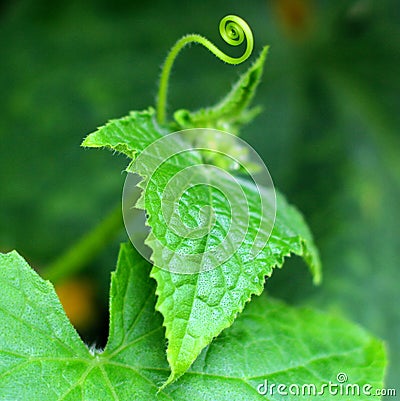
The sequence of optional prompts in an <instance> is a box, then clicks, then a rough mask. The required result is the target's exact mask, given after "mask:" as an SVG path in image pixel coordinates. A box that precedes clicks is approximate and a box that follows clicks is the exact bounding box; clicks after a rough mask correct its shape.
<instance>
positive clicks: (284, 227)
mask: <svg viewBox="0 0 400 401" xmlns="http://www.w3.org/2000/svg"><path fill="white" fill-rule="evenodd" d="M161 136H162V132H161V131H160V129H159V128H158V127H157V125H156V123H155V122H154V112H153V110H149V111H144V112H132V113H131V114H130V115H129V116H127V117H125V118H123V119H121V120H114V121H111V122H109V123H108V124H107V125H106V126H105V127H102V128H100V129H99V130H98V131H96V132H95V133H93V134H91V135H89V136H88V137H87V138H86V139H85V141H84V143H83V145H84V146H91V147H108V148H111V149H113V150H117V151H121V152H123V153H125V154H126V155H128V156H130V157H135V156H134V155H137V154H140V153H141V152H142V151H143V150H144V148H145V147H146V146H147V145H148V144H150V143H151V142H152V141H154V140H155V138H161ZM178 145H179V144H174V143H169V146H171V147H172V148H174V147H175V146H178ZM160 152H161V153H162V150H160ZM159 156H160V154H158V155H154V158H156V157H159ZM175 156H176V157H175V158H170V159H168V164H167V166H166V168H164V169H162V172H160V173H159V174H154V175H153V176H152V178H151V180H149V182H148V185H147V187H146V195H147V196H146V201H145V203H143V202H142V203H141V205H140V206H141V207H143V208H145V209H146V212H147V214H148V216H149V218H148V224H149V225H150V227H151V228H152V231H151V233H150V235H149V237H148V239H147V244H148V245H149V246H150V247H151V248H152V249H153V254H152V261H153V262H154V265H155V267H154V268H153V270H152V273H151V275H152V277H154V278H155V279H156V281H157V284H158V287H157V295H158V301H157V306H156V308H157V310H158V311H160V312H161V313H162V315H163V316H164V326H165V327H166V337H167V339H168V349H167V357H168V361H169V363H170V366H171V370H172V373H171V377H170V380H169V382H170V381H173V380H174V379H176V378H177V377H179V376H181V375H182V374H183V373H184V372H185V371H186V370H187V369H188V368H189V366H190V365H191V364H192V363H193V361H194V360H195V359H196V357H197V356H198V355H199V353H200V352H201V350H202V349H203V348H204V347H205V346H207V345H208V344H209V343H210V342H211V341H212V339H213V338H214V337H216V336H217V335H219V334H220V332H221V331H222V330H223V329H225V328H227V327H229V326H230V325H231V324H232V323H233V321H234V319H235V317H236V315H237V314H238V313H239V312H241V311H242V310H243V308H244V306H245V304H246V302H248V301H249V300H250V298H251V296H252V295H253V294H260V293H261V292H262V290H263V285H264V278H265V276H270V275H271V274H272V270H273V268H274V267H276V266H278V267H280V266H281V265H282V264H283V260H284V257H285V256H289V255H290V254H291V253H294V254H297V255H300V256H303V257H304V259H305V260H306V261H307V263H308V264H309V266H310V268H311V271H312V273H313V274H314V280H315V281H316V282H318V281H319V280H320V261H319V258H318V253H317V250H316V248H315V246H314V244H313V241H312V237H311V234H310V232H309V230H308V228H307V226H306V224H305V223H304V221H303V219H302V217H301V215H300V214H299V212H298V211H297V210H296V209H294V208H293V207H292V206H290V205H288V204H287V203H286V201H285V200H284V198H283V197H282V196H281V195H278V197H277V216H276V220H275V225H274V229H273V231H272V234H271V237H270V239H269V240H268V242H267V244H266V246H265V247H264V248H263V250H262V251H261V252H260V253H259V254H258V256H257V257H256V258H255V259H253V260H249V257H248V256H249V253H250V249H251V246H252V244H253V242H254V240H255V238H256V235H257V228H258V227H259V225H260V212H259V210H260V207H259V206H260V205H259V203H258V201H259V198H258V192H257V191H256V190H255V187H254V185H250V184H248V185H243V187H242V188H243V191H244V192H245V193H246V198H247V205H246V206H248V207H249V209H250V215H251V218H250V222H249V224H248V227H247V228H248V231H247V234H246V237H245V239H244V241H243V243H242V245H241V246H240V248H239V249H238V250H237V252H236V253H235V254H234V255H233V256H232V257H231V258H230V259H228V260H227V261H225V262H224V263H222V264H221V265H219V266H218V267H216V268H215V269H213V270H210V271H207V272H202V273H199V274H179V273H174V272H171V271H170V266H171V265H172V264H174V265H175V264H176V263H177V262H175V254H176V255H180V254H181V252H182V251H184V252H187V251H188V250H189V252H188V253H193V254H196V253H198V252H207V251H211V252H212V248H211V244H212V242H213V241H214V239H215V238H218V237H220V236H223V233H224V232H227V231H228V230H229V224H230V222H229V221H227V220H229V219H226V215H227V214H229V204H228V203H227V202H225V201H224V200H221V199H220V196H219V192H218V191H217V190H215V189H214V188H213V187H212V186H209V187H207V188H204V187H201V186H196V187H194V188H192V190H191V191H189V192H188V193H187V194H186V195H187V197H188V199H186V201H185V202H183V203H184V207H183V209H182V211H183V213H181V218H182V221H183V222H184V223H185V224H187V225H190V224H193V220H195V224H196V225H201V221H200V217H199V216H200V214H199V210H201V209H202V207H204V206H209V205H210V200H211V204H212V206H213V208H214V212H215V219H216V224H215V227H214V229H213V231H211V233H210V234H209V235H208V237H207V236H206V240H205V241H203V240H204V238H201V239H200V240H199V241H193V240H192V239H190V240H185V239H180V238H179V237H177V235H176V234H175V232H173V230H172V229H170V227H169V226H168V224H167V223H166V222H165V220H164V216H163V213H162V198H161V196H162V192H163V190H164V188H165V187H166V185H167V184H168V182H169V180H170V179H171V178H172V177H174V176H175V175H177V174H178V173H179V172H180V171H182V170H184V169H185V168H186V167H189V166H191V165H193V164H196V163H199V162H201V159H200V156H199V155H198V154H196V153H195V152H186V153H178V154H177V155H175ZM160 157H161V158H162V154H161V156H160ZM147 167H148V166H145V165H143V164H141V165H140V164H139V165H135V168H136V171H135V172H137V173H139V174H141V175H142V176H143V177H145V178H146V176H147V173H146V168H147ZM200 174H201V172H200ZM206 178H207V177H205V179H206ZM146 180H147V179H145V180H144V181H146ZM142 184H143V182H142ZM196 216H197V217H196ZM196 219H197V220H196ZM155 239H157V240H159V241H156V240H155ZM160 241H161V242H162V243H161V245H160ZM166 248H168V249H170V250H173V252H172V254H173V255H172V256H168V257H166V253H165V252H164V251H165V249H166ZM178 260H179V259H178ZM178 263H179V262H178ZM184 267H185V268H186V266H184Z"/></svg>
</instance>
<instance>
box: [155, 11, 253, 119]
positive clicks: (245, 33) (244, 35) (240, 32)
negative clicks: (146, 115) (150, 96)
mask: <svg viewBox="0 0 400 401" xmlns="http://www.w3.org/2000/svg"><path fill="white" fill-rule="evenodd" d="M219 32H220V34H221V36H222V38H223V39H224V41H225V42H226V43H228V44H229V45H232V46H239V45H241V44H242V43H243V42H244V40H245V39H246V50H245V51H244V53H243V55H242V56H240V57H231V56H228V55H227V54H225V53H224V52H223V51H221V50H220V49H218V47H217V46H215V45H214V44H213V43H212V42H210V41H209V40H208V39H206V38H204V37H203V36H201V35H198V34H191V35H186V36H184V37H182V38H181V39H179V40H178V41H177V42H176V43H175V45H174V46H173V47H172V49H171V51H170V52H169V54H168V56H167V58H166V60H165V63H164V65H163V68H162V72H161V78H160V87H159V91H158V98H157V120H158V122H159V123H160V124H162V123H164V121H165V114H166V103H167V94H168V82H169V76H170V73H171V69H172V66H173V64H174V61H175V59H176V57H177V56H178V54H179V53H180V51H181V50H182V49H183V48H184V47H185V46H186V45H188V44H190V43H199V44H201V45H202V46H204V47H205V48H206V49H208V50H209V51H210V52H211V53H212V54H214V55H215V56H216V57H217V58H219V59H220V60H222V61H224V62H226V63H228V64H240V63H243V61H245V60H247V59H248V58H249V57H250V55H251V53H252V51H253V47H254V38H253V33H252V32H251V29H250V27H249V26H248V24H247V23H246V21H244V20H243V19H242V18H240V17H238V16H237V15H227V16H226V17H224V18H222V20H221V21H220V23H219Z"/></svg>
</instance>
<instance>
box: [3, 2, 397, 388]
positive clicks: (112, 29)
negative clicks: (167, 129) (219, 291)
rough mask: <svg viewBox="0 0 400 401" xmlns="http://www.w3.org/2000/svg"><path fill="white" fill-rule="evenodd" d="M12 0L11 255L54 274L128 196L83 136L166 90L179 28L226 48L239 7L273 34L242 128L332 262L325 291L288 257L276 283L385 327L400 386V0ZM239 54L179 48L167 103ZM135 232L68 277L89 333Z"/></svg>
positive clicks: (262, 33) (199, 86) (212, 89)
mask: <svg viewBox="0 0 400 401" xmlns="http://www.w3.org/2000/svg"><path fill="white" fill-rule="evenodd" d="M0 7H1V8H0V44H1V62H0V88H1V107H0V188H1V190H0V251H3V252H4V251H9V250H11V249H17V250H18V251H19V252H20V253H21V254H22V255H23V256H24V257H25V258H26V259H27V260H28V261H29V262H30V263H31V265H32V266H34V267H35V268H37V269H38V270H39V271H40V270H42V272H44V273H45V272H46V270H45V268H46V266H48V265H49V264H50V263H51V262H52V261H53V260H55V259H56V257H57V255H59V254H60V253H61V252H63V251H65V250H66V249H68V247H69V246H71V245H72V244H73V243H74V242H75V241H76V240H77V239H78V238H79V237H80V236H82V235H83V234H85V233H86V232H87V231H88V230H89V229H90V228H91V227H94V226H95V225H96V224H98V223H99V222H100V221H101V220H102V219H103V218H104V217H105V216H106V215H107V214H108V213H109V212H110V211H111V210H112V209H113V208H114V207H115V206H116V205H117V204H118V202H120V199H121V190H122V185H123V180H124V174H123V173H122V171H123V169H124V167H125V166H126V164H127V160H126V159H125V158H124V157H121V156H117V157H112V155H111V154H109V153H107V152H102V151H93V150H84V149H82V148H80V147H79V145H80V142H81V140H82V138H83V137H84V136H85V135H86V134H87V133H89V132H91V131H93V130H94V129H95V128H96V127H97V126H99V125H102V124H103V123H104V122H105V121H106V120H108V119H109V118H112V117H119V116H122V115H124V114H126V113H127V112H128V111H129V110H132V109H143V108H146V107H147V106H149V105H152V104H154V99H155V96H156V91H157V79H158V76H159V73H160V65H161V63H162V61H163V59H164V57H165V56H166V53H167V51H168V49H169V47H170V46H171V45H172V44H173V43H174V42H175V40H176V39H177V38H178V37H180V36H182V35H183V34H185V33H191V32H198V33H202V34H203V35H205V36H207V37H208V38H209V39H211V40H213V41H214V42H215V43H216V44H218V45H219V46H221V47H222V48H224V49H225V50H226V51H227V52H229V51H230V49H229V48H228V47H226V46H225V47H224V45H223V44H222V41H221V39H220V38H219V36H218V35H219V34H218V29H217V27H218V22H219V20H220V18H221V17H222V16H224V15H226V14H229V13H236V14H238V15H240V16H241V17H243V18H244V19H246V20H247V22H248V23H249V24H250V26H251V27H252V29H253V32H254V35H255V39H256V50H257V51H259V50H260V49H261V47H262V45H264V44H270V46H271V48H270V53H269V57H268V61H267V66H266V70H265V75H264V79H263V83H262V85H261V86H260V89H259V92H258V94H257V99H256V102H257V103H259V104H262V105H263V106H264V113H263V114H262V115H261V116H260V117H258V118H257V120H256V121H255V122H253V123H252V124H251V125H250V126H248V127H247V128H246V129H245V130H244V132H243V137H244V138H245V139H246V140H247V141H248V142H249V143H250V144H251V145H253V147H254V148H255V149H256V150H258V151H259V153H260V154H261V155H262V157H263V158H264V160H265V162H266V164H267V166H268V167H269V169H270V172H271V175H272V177H273V179H274V181H275V184H276V187H277V188H279V189H280V190H281V191H282V192H283V193H285V194H286V195H287V197H288V199H289V200H290V201H291V202H292V203H294V204H296V205H298V207H299V208H300V209H301V210H302V212H303V213H304V215H305V217H306V219H307V221H308V222H309V224H310V226H311V228H312V231H313V233H314V235H315V238H316V242H317V245H318V246H319V248H320V250H321V256H322V261H323V265H324V272H325V278H324V282H323V284H322V286H320V287H318V288H313V286H312V284H311V278H310V276H309V274H308V273H307V270H306V268H305V266H304V265H303V264H302V263H300V262H299V261H298V260H290V261H288V262H287V264H286V265H285V268H284V269H283V270H281V271H279V272H277V273H276V274H275V275H274V277H273V278H272V279H271V280H269V281H268V283H267V289H268V291H269V292H270V293H272V294H273V295H274V296H276V297H279V298H283V299H286V300H287V301H288V302H290V303H293V304H299V303H302V304H304V303H307V304H312V305H315V306H317V307H318V308H322V309H333V310H340V311H342V312H343V313H344V314H345V315H347V316H348V317H349V318H351V319H353V320H355V321H357V322H359V323H360V324H362V325H363V326H365V327H367V328H368V329H369V330H370V331H372V332H373V333H375V334H376V335H377V336H379V337H381V338H383V339H385V340H386V342H387V344H388V347H389V350H390V359H391V363H390V368H389V371H388V380H387V386H388V387H396V386H397V389H398V391H400V388H398V386H399V385H400V383H399V382H400V380H399V377H400V362H399V361H400V307H399V304H400V303H399V302H400V298H399V282H400V270H399V262H398V255H397V253H398V250H399V249H400V208H399V206H400V203H399V199H400V196H399V195H400V136H399V129H400V113H399V110H400V108H399V107H400V97H399V91H400V25H399V22H400V7H399V4H398V1H397V0H387V1H385V0H383V1H382V0H380V1H378V0H377V1H372V0H370V1H369V0H353V1H349V0H346V1H344V0H338V1H323V0H320V1H317V0H314V1H312V0H308V1H307V0H275V1H273V0H269V1H267V0H263V1H261V0H254V1H252V2H232V1H227V0H225V1H223V0H213V1H209V0H203V1H202V2H196V1H191V2H189V1H186V2H182V1H177V0H174V1H172V0H170V1H164V2H161V1H153V2H144V1H141V2H136V1H124V0H114V1H112V2H111V1H105V0H103V1H94V0H92V1H86V2H81V1H77V0H69V1H67V2H51V1H44V0H35V1H17V0H14V1H3V2H2V3H1V6H0ZM245 68H246V66H240V67H232V66H228V65H224V64H223V63H221V62H219V61H217V60H216V59H214V58H213V56H211V55H210V54H208V53H207V52H206V51H205V50H204V49H202V48H200V47H197V46H196V47H194V46H193V47H192V48H191V49H186V50H184V52H183V53H182V55H181V56H180V57H179V59H178V61H177V63H176V66H175V69H174V74H173V77H172V82H171V91H170V98H169V100H170V110H173V109H175V108H178V107H184V108H197V107H201V106H203V105H207V104H210V103H214V102H216V101H217V100H218V99H219V98H220V97H221V96H222V95H223V94H225V93H226V91H227V90H228V89H229V88H230V86H231V84H232V82H233V81H234V80H235V79H236V78H237V76H238V74H239V72H241V71H243V70H244V69H245ZM125 237H126V236H125V234H124V232H123V231H121V232H120V233H119V234H118V235H116V236H115V238H114V240H113V241H112V242H110V244H108V245H107V246H106V247H105V248H104V250H102V251H101V252H99V253H98V254H97V255H96V256H95V257H94V259H93V260H92V261H91V262H90V263H89V264H88V266H86V267H85V270H84V271H83V272H81V273H80V275H79V280H78V281H76V282H73V281H72V283H71V282H69V283H67V286H64V287H60V288H59V293H60V294H64V295H63V296H66V297H67V298H68V294H69V298H70V299H71V297H72V294H74V295H73V297H72V298H73V299H75V301H76V303H78V305H75V309H76V308H77V312H76V314H78V315H79V314H80V313H81V314H84V313H83V310H84V309H85V308H86V309H87V310H88V312H87V314H86V315H87V316H92V319H86V320H85V319H83V322H79V321H76V324H77V326H78V328H80V329H81V330H80V331H81V333H82V335H83V337H84V338H85V339H86V341H88V342H89V343H92V342H96V343H97V344H102V343H104V341H105V337H106V329H105V328H106V327H107V326H106V325H107V317H106V316H107V298H108V293H107V292H108V281H109V273H110V271H111V270H112V269H113V268H114V265H115V260H116V256H117V251H118V242H119V241H121V240H124V239H125ZM79 283H80V284H79ZM82 283H84V285H82ZM61 284H62V283H60V286H61ZM77 294H78V295H77ZM79 294H80V295H79ZM82 294H83V295H82ZM60 296H61V295H60ZM79 297H81V298H82V300H81V301H77V300H79V299H80V298H79ZM85 299H86V300H85ZM85 302H86V303H87V304H88V305H86V306H85V307H84V306H83V305H84V303H85ZM93 303H95V304H94V305H95V306H94V310H93ZM86 309H85V310H86ZM71 313H72V312H71ZM78 320H79V319H78ZM88 322H90V325H89V324H88ZM343 369H344V371H345V367H344V368H343ZM332 373H333V374H336V373H337V372H332Z"/></svg>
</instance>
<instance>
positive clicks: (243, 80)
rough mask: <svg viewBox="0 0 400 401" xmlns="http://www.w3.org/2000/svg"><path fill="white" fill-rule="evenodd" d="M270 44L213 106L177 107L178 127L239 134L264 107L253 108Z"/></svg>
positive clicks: (176, 119) (175, 114)
mask: <svg viewBox="0 0 400 401" xmlns="http://www.w3.org/2000/svg"><path fill="white" fill-rule="evenodd" d="M267 52H268V47H264V49H263V50H262V52H261V54H260V56H259V57H258V59H257V60H256V61H255V62H254V63H253V65H252V66H251V67H250V68H249V69H248V70H247V71H246V72H245V73H244V74H243V75H242V76H241V77H240V79H239V80H238V81H237V83H236V84H235V85H234V86H233V88H232V90H231V91H230V92H229V93H228V94H227V95H226V96H225V98H223V99H222V100H221V101H220V102H219V103H217V104H216V105H215V106H213V107H207V108H204V109H200V110H197V111H195V112H191V111H188V110H184V109H182V110H177V111H176V112H175V113H174V119H175V122H176V126H174V127H173V128H174V129H175V130H179V129H187V128H215V129H219V130H222V131H228V132H230V133H232V134H236V135H237V134H238V133H239V129H240V128H241V126H242V125H244V124H247V123H249V122H250V121H252V120H253V119H254V118H255V117H256V116H257V115H258V114H259V113H260V112H261V108H260V107H254V108H251V109H249V108H248V106H249V105H250V102H251V101H252V99H253V97H254V94H255V92H256V89H257V86H258V84H259V83H260V80H261V76H262V73H263V68H264V63H265V59H266V57H267Z"/></svg>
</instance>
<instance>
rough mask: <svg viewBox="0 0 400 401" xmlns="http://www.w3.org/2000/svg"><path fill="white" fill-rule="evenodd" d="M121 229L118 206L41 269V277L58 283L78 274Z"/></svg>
mask: <svg viewBox="0 0 400 401" xmlns="http://www.w3.org/2000/svg"><path fill="white" fill-rule="evenodd" d="M122 227H123V224H122V211H121V206H120V205H119V206H118V207H117V208H115V209H114V210H113V211H112V212H111V213H110V214H109V215H108V216H107V217H106V218H105V219H104V220H103V221H101V222H100V224H99V225H97V226H96V227H95V228H94V229H93V230H92V231H90V232H89V233H88V234H86V235H84V236H83V237H82V238H81V239H79V240H78V241H77V242H76V243H75V244H74V245H72V247H71V248H69V249H68V250H67V251H66V252H65V253H64V254H63V255H61V256H60V257H59V258H58V259H57V260H55V261H54V262H53V263H52V264H50V265H49V266H48V267H47V268H45V269H43V270H42V272H41V274H42V276H43V277H44V278H46V279H48V280H51V281H52V282H60V281H62V280H64V279H66V278H68V277H70V276H72V275H73V274H75V273H77V272H79V271H80V270H82V269H83V268H84V267H85V266H86V265H87V264H88V263H89V262H90V261H91V260H92V259H93V258H94V257H95V256H96V255H97V254H98V253H99V252H100V251H101V250H102V249H103V248H104V247H105V245H107V244H108V243H109V242H110V241H111V240H112V239H113V238H114V237H116V236H117V235H118V233H119V232H120V231H121V229H122Z"/></svg>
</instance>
